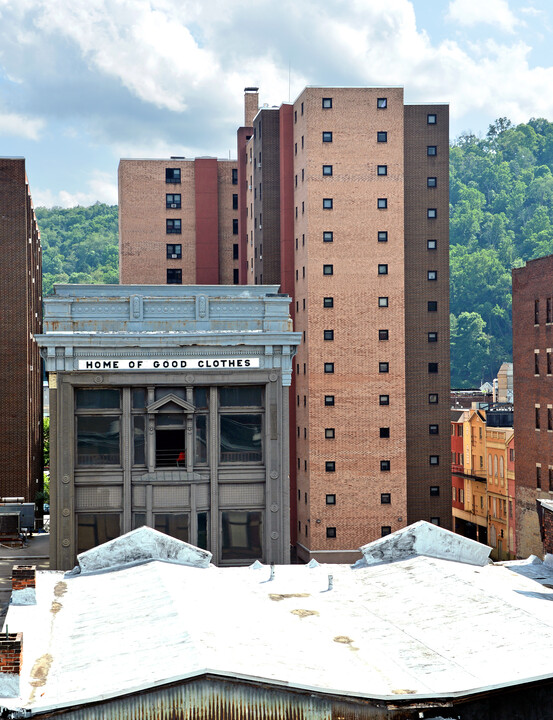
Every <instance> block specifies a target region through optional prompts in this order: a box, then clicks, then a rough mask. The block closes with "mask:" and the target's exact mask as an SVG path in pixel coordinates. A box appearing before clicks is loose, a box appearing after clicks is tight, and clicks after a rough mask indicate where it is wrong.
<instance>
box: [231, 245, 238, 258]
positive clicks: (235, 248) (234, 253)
mask: <svg viewBox="0 0 553 720" xmlns="http://www.w3.org/2000/svg"><path fill="white" fill-rule="evenodd" d="M232 259H233V260H238V243H233V245H232Z"/></svg>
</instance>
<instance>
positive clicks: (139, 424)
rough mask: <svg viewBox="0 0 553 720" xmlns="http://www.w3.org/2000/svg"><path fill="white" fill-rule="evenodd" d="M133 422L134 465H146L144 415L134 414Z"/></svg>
mask: <svg viewBox="0 0 553 720" xmlns="http://www.w3.org/2000/svg"><path fill="white" fill-rule="evenodd" d="M132 424H133V446H134V456H133V465H144V464H145V459H144V416H143V415H134V416H133V419H132Z"/></svg>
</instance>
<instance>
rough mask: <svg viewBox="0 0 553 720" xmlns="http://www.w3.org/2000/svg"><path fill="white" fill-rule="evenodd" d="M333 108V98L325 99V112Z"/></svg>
mask: <svg viewBox="0 0 553 720" xmlns="http://www.w3.org/2000/svg"><path fill="white" fill-rule="evenodd" d="M331 107H332V98H323V110H328V109H329V108H331Z"/></svg>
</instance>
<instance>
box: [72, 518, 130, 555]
mask: <svg viewBox="0 0 553 720" xmlns="http://www.w3.org/2000/svg"><path fill="white" fill-rule="evenodd" d="M120 534H121V518H120V516H119V515H118V514H116V513H77V553H82V552H85V551H86V550H90V549H91V548H93V547H96V546H97V545H103V544H104V543H106V542H108V541H109V540H114V539H115V538H116V537H119V535H120Z"/></svg>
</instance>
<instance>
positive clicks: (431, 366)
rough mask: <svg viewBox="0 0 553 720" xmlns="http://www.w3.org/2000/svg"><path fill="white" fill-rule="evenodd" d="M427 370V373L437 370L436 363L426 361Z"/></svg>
mask: <svg viewBox="0 0 553 720" xmlns="http://www.w3.org/2000/svg"><path fill="white" fill-rule="evenodd" d="M428 372H429V373H437V372H438V363H435V362H431V363H428Z"/></svg>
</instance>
